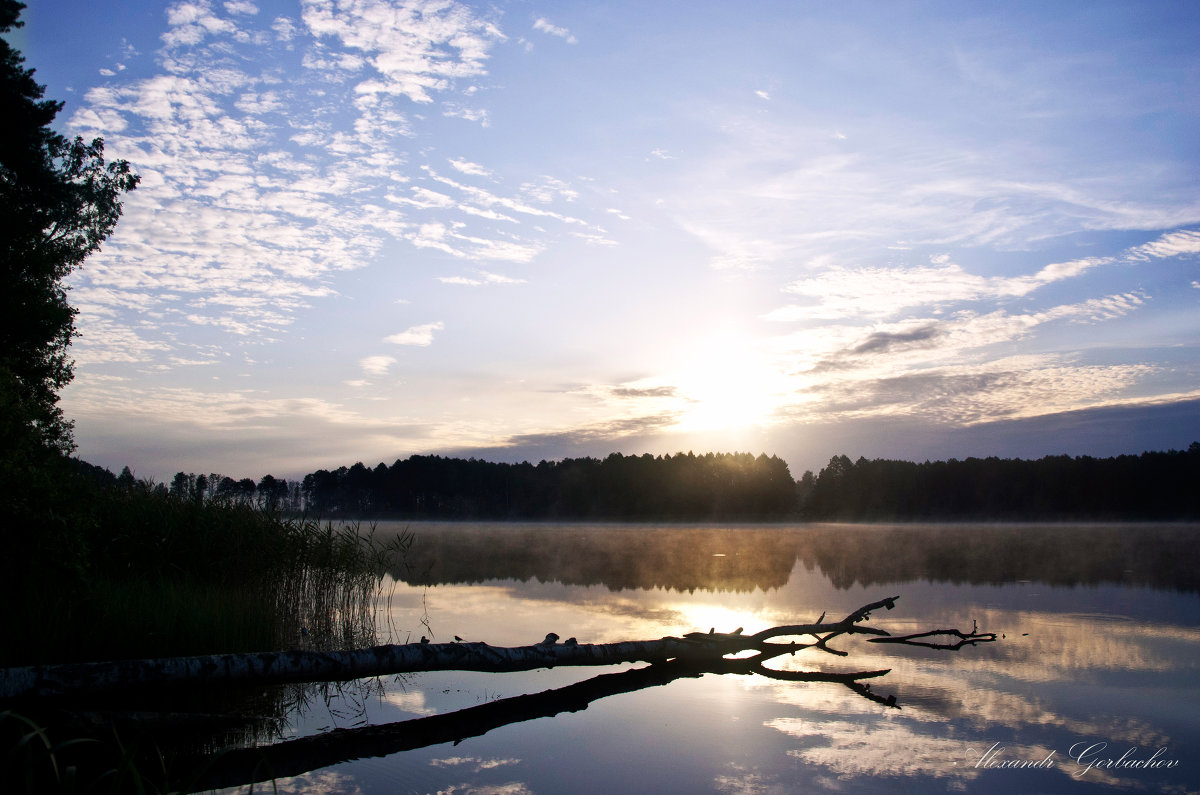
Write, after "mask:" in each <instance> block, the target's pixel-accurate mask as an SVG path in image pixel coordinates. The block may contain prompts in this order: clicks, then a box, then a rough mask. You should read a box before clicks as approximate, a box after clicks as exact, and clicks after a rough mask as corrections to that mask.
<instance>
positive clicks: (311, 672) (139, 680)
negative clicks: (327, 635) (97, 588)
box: [0, 596, 995, 700]
mask: <svg viewBox="0 0 1200 795" xmlns="http://www.w3.org/2000/svg"><path fill="white" fill-rule="evenodd" d="M898 598H899V597H896V596H893V597H889V598H887V599H882V600H880V601H878V602H873V603H871V604H869V605H865V606H863V607H861V608H859V609H858V610H856V611H854V612H853V613H851V614H850V615H848V616H846V617H845V618H844V619H842V620H841V621H838V622H834V623H824V618H825V617H824V615H822V616H821V618H819V619H817V621H816V623H813V624H795V625H789V626H784V627H773V628H771V629H766V630H763V631H762V632H758V633H756V634H754V635H742V634H741V633H742V630H741V629H740V628H739V629H738V630H736V631H735V632H731V633H717V632H712V631H710V632H708V633H698V632H691V633H688V634H687V635H685V636H684V637H682V638H675V637H666V638H660V639H658V640H643V641H623V642H620V643H600V644H591V643H573V642H571V641H568V642H566V643H558V642H557V638H558V636H556V635H553V634H551V635H548V636H547V637H546V640H545V641H543V642H541V643H537V644H534V645H531V646H517V647H511V648H505V647H497V646H491V645H489V644H487V643H408V644H404V645H389V646H375V647H373V648H369V649H358V650H354V651H342V652H333V651H325V652H322V651H282V652H262V653H257V654H214V655H204V656H199V657H173V658H167V659H158V660H120V661H114V662H100V663H77V664H70V665H45V666H30V667H25V668H8V669H0V700H10V699H20V698H27V697H43V696H56V695H66V694H72V693H100V692H105V691H112V690H121V689H127V688H138V689H145V688H149V687H170V686H189V687H196V686H208V685H214V686H215V685H228V684H241V683H254V684H256V685H258V684H281V683H288V682H317V681H330V682H332V681H345V680H350V679H360V678H364V677H372V676H386V675H390V674H401V673H416V672H419V671H490V672H510V671H529V670H534V669H537V668H553V667H555V666H560V665H616V664H619V663H627V662H649V663H664V662H667V661H668V660H677V659H678V660H685V661H692V662H699V661H706V660H714V659H718V658H721V657H724V656H725V655H727V654H734V653H738V652H743V651H747V650H753V651H757V652H758V655H757V656H755V657H754V658H752V659H754V660H757V661H759V662H761V661H762V660H766V659H770V658H771V657H775V656H778V655H780V654H786V653H789V652H790V653H795V652H796V651H801V650H803V649H808V648H817V649H820V650H821V651H825V652H829V653H831V654H836V655H840V656H845V652H842V651H838V650H836V649H832V648H830V647H829V646H828V645H827V644H828V643H829V641H830V640H832V639H833V638H835V637H838V636H840V635H850V634H867V635H874V636H878V637H880V638H886V637H890V636H889V635H888V633H887V632H885V631H883V630H881V629H875V628H872V627H864V626H860V622H862V621H865V620H866V619H867V618H869V617H870V613H871V611H872V610H875V609H878V608H880V607H886V608H887V609H888V610H891V609H892V608H893V607H894V606H895V601H896V599H898ZM986 634H987V633H984V634H978V633H977V634H976V635H975V636H974V637H975V639H976V640H985V639H991V640H994V639H995V636H994V635H992V636H991V637H990V638H987V637H985V635H986ZM787 636H811V637H812V638H813V641H812V642H811V643H798V642H795V641H793V642H791V643H772V642H770V639H771V638H778V637H787ZM572 640H573V639H572Z"/></svg>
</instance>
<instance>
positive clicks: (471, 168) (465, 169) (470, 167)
mask: <svg viewBox="0 0 1200 795" xmlns="http://www.w3.org/2000/svg"><path fill="white" fill-rule="evenodd" d="M450 165H452V166H454V168H455V170H456V171H459V172H461V173H463V174H469V175H471V176H473V177H490V176H491V175H492V172H491V170H489V169H487V168H484V167H483V166H481V165H479V164H478V163H472V162H471V161H469V160H464V159H462V158H459V159H457V160H455V159H451V160H450Z"/></svg>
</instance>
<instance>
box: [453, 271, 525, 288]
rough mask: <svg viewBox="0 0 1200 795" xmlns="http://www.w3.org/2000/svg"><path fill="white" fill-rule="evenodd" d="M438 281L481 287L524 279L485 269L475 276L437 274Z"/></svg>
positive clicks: (522, 281)
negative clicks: (489, 271)
mask: <svg viewBox="0 0 1200 795" xmlns="http://www.w3.org/2000/svg"><path fill="white" fill-rule="evenodd" d="M438 281H439V282H441V283H443V284H458V285H462V286H464V287H482V286H483V285H486V284H524V283H525V280H524V279H514V278H511V277H509V276H502V275H500V274H499V273H488V272H487V271H478V276H477V277H475V278H472V277H468V276H439V277H438Z"/></svg>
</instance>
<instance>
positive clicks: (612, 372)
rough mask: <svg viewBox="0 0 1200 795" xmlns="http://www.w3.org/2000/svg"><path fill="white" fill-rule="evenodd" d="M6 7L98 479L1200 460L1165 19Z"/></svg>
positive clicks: (647, 10)
mask: <svg viewBox="0 0 1200 795" xmlns="http://www.w3.org/2000/svg"><path fill="white" fill-rule="evenodd" d="M31 6H32V7H31V8H29V9H27V10H26V12H25V14H24V19H25V20H26V23H27V24H26V27H25V28H23V29H22V30H20V31H17V32H15V33H14V34H13V35H12V36H10V38H11V39H12V40H13V41H14V43H15V44H16V45H17V46H18V47H19V48H20V49H21V50H22V51H23V52H24V53H25V55H26V58H27V61H28V64H29V65H30V66H32V67H34V68H36V69H37V77H38V79H39V81H40V82H42V83H45V84H46V85H47V95H48V96H50V97H53V98H56V99H62V100H65V101H66V103H67V105H66V108H65V109H64V111H63V112H62V113H61V114H60V118H59V122H60V124H59V126H60V128H61V129H62V130H63V131H64V132H69V133H71V134H80V135H84V136H85V137H90V136H94V135H103V136H104V138H105V142H106V152H107V153H108V155H109V156H110V157H119V158H125V159H128V160H129V161H131V162H132V163H133V164H134V166H135V168H136V169H137V171H138V172H139V173H140V174H141V175H142V185H141V187H139V188H138V190H137V191H135V192H134V193H133V194H130V196H129V197H128V199H127V201H126V205H125V206H126V211H125V216H124V218H123V219H122V221H121V223H120V225H119V226H118V229H117V231H116V233H115V234H114V236H113V237H112V238H111V239H110V240H109V242H108V243H107V244H106V245H105V246H104V249H103V251H102V252H101V253H100V254H97V255H96V256H94V257H93V258H91V259H90V260H89V261H88V263H87V264H86V265H85V266H84V268H83V269H81V270H80V271H79V272H78V273H77V274H75V275H74V276H73V277H72V293H71V295H72V300H73V302H74V303H75V304H76V305H77V306H78V307H79V308H80V310H81V311H80V316H79V319H78V325H79V329H80V331H81V337H80V339H79V340H78V341H77V342H76V343H75V346H74V355H75V358H76V361H77V369H76V378H75V382H74V383H73V384H72V385H71V386H70V387H69V388H68V389H67V390H66V392H65V393H64V396H63V405H64V408H65V410H66V412H67V414H68V416H71V417H73V418H75V420H76V436H77V440H78V443H79V451H78V452H79V455H80V456H81V457H83V458H85V459H87V460H90V461H93V462H95V463H99V464H103V465H105V466H109V467H113V468H119V467H120V466H124V465H126V464H128V465H129V466H131V467H132V468H133V469H134V471H135V472H137V473H138V474H139V475H144V476H151V477H155V478H160V479H161V478H167V477H169V476H170V475H171V474H172V473H173V472H175V471H177V470H185V471H196V472H200V471H206V472H209V471H211V472H221V473H224V474H230V475H235V476H255V477H257V476H260V475H262V474H265V473H267V472H271V473H273V474H275V475H277V476H296V475H302V474H304V473H306V472H309V471H312V470H314V469H317V468H319V467H335V466H338V465H341V464H351V463H353V462H355V461H358V460H362V461H364V462H366V463H368V464H374V463H377V462H379V461H384V462H388V463H390V462H391V461H393V460H395V459H396V458H403V457H407V456H408V455H410V454H412V453H441V454H462V455H477V456H481V457H486V458H490V459H493V460H523V459H531V460H535V461H536V460H538V459H541V458H559V457H563V456H566V455H587V454H590V455H604V454H607V453H608V452H612V451H621V452H625V453H641V452H652V453H656V454H657V453H672V452H677V451H681V450H689V449H691V450H697V451H701V450H729V451H732V450H745V451H750V452H754V453H758V452H767V453H775V454H778V455H780V456H782V457H784V458H785V459H786V460H788V462H789V463H790V464H791V466H792V469H793V474H795V475H797V476H798V475H799V474H800V473H801V472H802V471H803V470H804V469H819V468H820V466H821V465H822V464H823V463H824V462H825V461H826V460H828V458H829V456H831V455H833V454H835V453H846V454H849V455H851V456H852V457H857V456H859V455H865V456H867V457H876V456H886V457H896V458H910V459H925V458H930V457H932V458H946V457H959V458H963V457H966V456H969V455H981V456H982V455H990V454H997V455H1004V456H1015V455H1020V456H1025V457H1029V456H1040V455H1046V454H1058V453H1069V454H1093V455H1112V454H1116V453H1122V452H1140V451H1141V450H1143V449H1163V448H1165V447H1185V446H1186V445H1187V444H1188V443H1189V442H1190V441H1192V440H1194V439H1196V438H1200V360H1198V358H1197V352H1198V349H1197V345H1198V343H1200V313H1198V312H1197V308H1198V306H1197V304H1198V301H1200V189H1198V186H1200V169H1198V164H1200V147H1198V146H1197V144H1198V142H1200V137H1198V136H1197V134H1196V130H1198V129H1200V119H1198V118H1197V117H1198V116H1200V48H1197V47H1196V42H1197V41H1200V7H1197V6H1194V5H1193V4H1189V3H1175V2H1170V3H1154V2H1148V3H1102V2H1099V3H1098V2H1086V3H1084V2H1079V3H1071V2H1061V3H1006V4H1002V5H998V4H963V3H936V2H930V3H886V4H885V3H838V4H831V3H816V2H778V3H753V4H732V3H724V2H698V3H686V4H683V3H665V2H664V3H646V2H603V3H597V2H589V3H582V2H579V3H576V2H561V3H545V2H501V3H459V2H451V0H427V1H426V0H412V1H411V2H397V1H396V0H299V1H298V2H297V1H295V0H293V1H292V2H284V0H272V1H271V2H267V1H265V0H256V1H254V2H251V1H250V0H233V1H231V2H205V1H204V0H191V1H190V2H179V3H174V4H169V5H163V4H160V3H152V2H143V3H135V2H130V3H122V4H116V7H113V6H112V5H110V4H88V5H87V6H86V7H81V6H79V4H77V3H73V2H65V0H41V1H40V2H35V3H32V4H31Z"/></svg>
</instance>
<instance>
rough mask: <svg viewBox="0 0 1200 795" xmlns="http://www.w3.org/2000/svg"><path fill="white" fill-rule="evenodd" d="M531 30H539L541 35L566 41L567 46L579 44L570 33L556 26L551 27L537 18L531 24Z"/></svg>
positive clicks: (543, 19) (548, 23)
mask: <svg viewBox="0 0 1200 795" xmlns="http://www.w3.org/2000/svg"><path fill="white" fill-rule="evenodd" d="M533 29H534V30H540V31H541V32H542V33H547V34H549V35H551V36H558V37H559V38H560V39H564V40H566V42H567V44H578V43H579V40H578V39H577V38H575V36H574V35H572V34H571V31H569V30H567V29H566V28H560V27H558V26H557V25H552V24H550V22H549V21H547V20H546V19H545V18H538V19H537V20H536V21H535V22H534V23H533Z"/></svg>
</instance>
